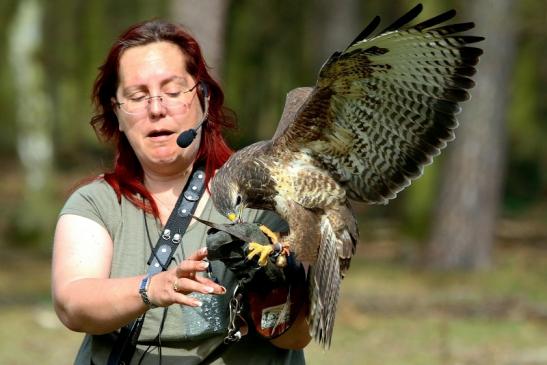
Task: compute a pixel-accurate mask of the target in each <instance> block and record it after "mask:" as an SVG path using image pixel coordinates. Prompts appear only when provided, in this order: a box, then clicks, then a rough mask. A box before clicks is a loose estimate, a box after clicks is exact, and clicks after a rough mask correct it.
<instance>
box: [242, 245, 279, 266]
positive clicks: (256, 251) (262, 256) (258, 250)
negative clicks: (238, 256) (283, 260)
mask: <svg viewBox="0 0 547 365" xmlns="http://www.w3.org/2000/svg"><path fill="white" fill-rule="evenodd" d="M247 252H248V254H247V259H248V260H252V259H253V257H255V256H256V255H259V257H258V265H260V266H266V265H267V264H268V256H270V255H271V254H272V252H274V249H273V247H272V245H261V244H260V243H256V242H250V243H249V248H248V250H247Z"/></svg>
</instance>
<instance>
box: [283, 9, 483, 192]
mask: <svg viewBox="0 0 547 365" xmlns="http://www.w3.org/2000/svg"><path fill="white" fill-rule="evenodd" d="M421 10H422V7H421V6H416V7H415V8H413V9H412V10H411V11H409V12H408V13H407V14H405V15H404V16H403V17H401V18H400V19H399V20H397V21H395V22H394V23H393V24H391V25H390V26H388V27H387V28H386V29H385V30H384V31H382V32H381V33H380V34H379V35H376V36H373V37H370V38H367V37H369V35H370V34H371V33H372V32H373V31H374V29H376V27H377V26H378V22H379V20H377V19H375V20H373V21H372V22H371V23H370V24H369V25H368V26H367V27H366V28H365V29H364V30H363V32H361V33H360V34H359V35H358V36H357V37H356V38H355V40H354V41H353V42H352V43H351V44H350V46H349V47H348V48H347V49H346V50H344V51H343V52H337V53H335V54H334V55H333V56H331V58H329V60H327V62H326V63H325V64H324V65H323V67H322V68H321V71H320V73H319V78H318V80H317V84H316V86H315V88H314V89H313V91H312V92H311V94H310V96H309V97H308V99H307V100H306V102H304V104H303V105H302V107H301V108H300V109H299V111H298V112H297V113H296V114H295V118H294V120H293V121H292V122H291V123H289V125H288V126H287V128H286V129H285V130H284V131H283V133H279V134H276V138H275V139H274V140H273V148H274V150H277V151H281V150H284V151H287V150H289V151H295V152H296V151H297V152H305V153H308V154H309V155H311V156H312V157H313V158H314V159H315V160H316V161H317V163H318V165H320V166H322V167H324V168H326V169H327V170H328V171H329V173H330V174H331V175H332V176H333V177H334V178H335V179H336V180H337V181H338V182H339V183H340V184H341V185H342V186H344V188H345V189H346V192H347V195H348V196H349V197H350V198H352V199H356V200H360V201H366V202H370V203H386V202H387V201H388V200H389V199H392V198H394V197H395V196H396V194H397V193H398V192H399V191H401V190H402V189H404V188H405V187H406V186H408V185H409V184H410V183H411V181H412V180H413V179H416V178H417V177H419V176H420V175H421V174H422V172H423V167H424V166H425V165H427V164H429V163H431V162H432V160H433V157H434V156H436V155H438V154H439V153H440V151H441V150H442V149H443V148H444V147H446V144H447V143H448V142H449V141H451V140H453V139H454V129H455V128H456V127H457V125H458V122H457V120H456V117H455V115H456V114H458V113H459V112H460V111H461V108H460V106H459V103H460V102H463V101H465V100H467V99H469V94H468V91H467V90H468V89H470V88H472V87H473V86H474V82H473V80H472V79H471V78H470V77H471V76H473V75H474V74H475V67H474V66H475V65H476V64H477V62H478V57H479V56H480V54H482V50H481V49H479V48H476V47H472V46H470V44H473V43H476V42H479V41H481V40H482V39H483V38H482V37H476V36H470V35H461V34H459V33H461V32H463V31H466V30H469V29H472V28H473V26H474V24H473V23H458V24H448V25H444V24H441V23H443V22H445V21H447V20H449V19H452V18H453V17H454V16H455V11H452V10H451V11H448V12H445V13H443V14H440V15H438V16H436V17H433V18H431V19H428V20H425V21H423V22H421V23H419V24H417V25H414V26H409V25H407V24H408V23H409V22H410V21H412V20H413V19H415V18H416V16H417V15H418V14H419V13H420V12H421Z"/></svg>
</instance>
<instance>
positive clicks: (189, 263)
mask: <svg viewBox="0 0 547 365" xmlns="http://www.w3.org/2000/svg"><path fill="white" fill-rule="evenodd" d="M208 267H209V262H208V261H196V260H190V259H186V260H184V261H182V262H181V263H180V264H179V265H178V266H177V270H176V272H175V275H176V276H177V277H179V278H182V277H189V276H193V274H194V273H196V272H203V271H205V270H207V268H208Z"/></svg>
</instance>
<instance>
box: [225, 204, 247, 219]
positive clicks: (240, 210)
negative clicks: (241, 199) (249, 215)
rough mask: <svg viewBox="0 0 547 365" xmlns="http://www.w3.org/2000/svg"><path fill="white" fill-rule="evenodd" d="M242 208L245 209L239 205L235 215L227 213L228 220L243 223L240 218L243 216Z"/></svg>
mask: <svg viewBox="0 0 547 365" xmlns="http://www.w3.org/2000/svg"><path fill="white" fill-rule="evenodd" d="M243 208H245V207H244V206H243V205H240V206H239V209H238V212H237V214H236V213H233V212H232V213H229V214H228V219H229V220H231V221H232V222H234V223H243V219H241V216H242V214H243Z"/></svg>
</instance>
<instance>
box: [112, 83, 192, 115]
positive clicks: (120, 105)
mask: <svg viewBox="0 0 547 365" xmlns="http://www.w3.org/2000/svg"><path fill="white" fill-rule="evenodd" d="M199 83H200V81H196V83H195V84H194V86H192V87H191V88H189V89H188V90H186V91H181V93H183V94H186V93H189V92H192V91H193V90H194V89H195V88H196V87H197V86H198V84H199ZM163 97H164V95H150V96H147V97H145V98H144V100H145V101H146V107H145V108H144V109H143V110H142V112H144V111H146V108H147V107H149V106H150V105H151V103H150V101H151V100H152V99H157V98H159V100H160V104H161V105H162V106H164V107H166V108H168V106H167V105H165V104H164V103H163ZM114 104H116V106H117V107H119V108H120V109H121V110H123V112H124V113H126V114H129V115H139V114H141V113H142V112H138V113H130V112H128V111H127V110H125V109H124V108H122V105H123V104H125V103H120V102H119V101H118V100H117V98H116V101H115V102H114ZM181 105H182V104H181Z"/></svg>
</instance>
